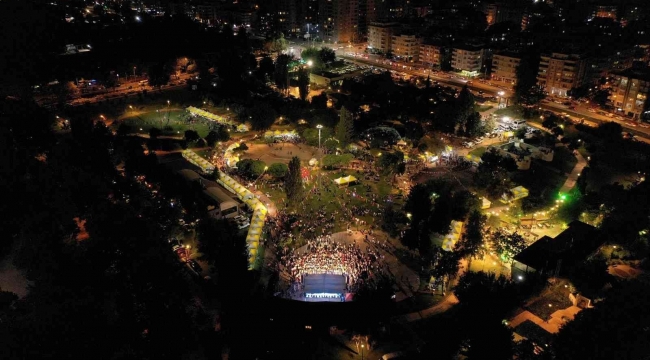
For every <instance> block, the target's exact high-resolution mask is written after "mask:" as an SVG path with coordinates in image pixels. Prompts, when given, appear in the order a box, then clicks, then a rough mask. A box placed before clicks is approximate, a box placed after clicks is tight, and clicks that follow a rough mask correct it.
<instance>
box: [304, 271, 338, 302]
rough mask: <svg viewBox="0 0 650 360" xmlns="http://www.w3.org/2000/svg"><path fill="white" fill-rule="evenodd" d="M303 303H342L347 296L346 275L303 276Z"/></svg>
mask: <svg viewBox="0 0 650 360" xmlns="http://www.w3.org/2000/svg"><path fill="white" fill-rule="evenodd" d="M302 280H303V294H304V295H303V298H302V300H303V301H309V302H324V301H326V302H342V301H344V299H345V295H346V290H345V289H346V277H345V275H334V274H309V275H305V276H303V279H302Z"/></svg>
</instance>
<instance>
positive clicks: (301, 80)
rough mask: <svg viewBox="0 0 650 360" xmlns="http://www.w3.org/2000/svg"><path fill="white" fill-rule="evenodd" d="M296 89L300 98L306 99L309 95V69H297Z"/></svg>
mask: <svg viewBox="0 0 650 360" xmlns="http://www.w3.org/2000/svg"><path fill="white" fill-rule="evenodd" d="M298 91H299V92H300V100H302V101H305V100H307V95H309V70H307V69H306V68H305V67H301V68H300V69H299V70H298Z"/></svg>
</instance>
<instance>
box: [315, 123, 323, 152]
mask: <svg viewBox="0 0 650 360" xmlns="http://www.w3.org/2000/svg"><path fill="white" fill-rule="evenodd" d="M322 128H323V125H320V124H318V125H316V129H318V150H320V131H321V129H322Z"/></svg>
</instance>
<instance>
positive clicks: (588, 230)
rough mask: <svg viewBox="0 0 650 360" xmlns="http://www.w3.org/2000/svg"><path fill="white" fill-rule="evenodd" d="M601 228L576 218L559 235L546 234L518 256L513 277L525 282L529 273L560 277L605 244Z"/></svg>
mask: <svg viewBox="0 0 650 360" xmlns="http://www.w3.org/2000/svg"><path fill="white" fill-rule="evenodd" d="M602 243H603V239H602V238H601V237H599V236H598V229H596V228H595V227H593V226H591V225H589V224H585V223H583V222H580V221H577V220H576V221H573V222H571V223H570V224H569V225H568V228H567V229H566V230H564V231H563V232H562V233H560V234H559V235H558V236H556V237H555V238H550V237H548V236H544V237H542V238H541V239H539V240H537V241H535V242H534V243H533V244H531V245H530V246H529V247H527V248H525V249H524V250H523V251H522V252H520V253H519V254H517V255H515V257H514V259H513V263H512V268H511V272H512V278H513V279H514V280H515V281H523V280H525V279H526V275H527V274H528V273H537V274H543V275H547V276H559V275H562V274H563V273H565V272H566V271H567V269H570V268H572V267H573V266H575V265H577V264H579V263H581V262H583V261H585V260H587V258H589V257H590V256H591V255H592V254H594V253H595V252H596V250H598V248H599V247H600V246H601V245H602Z"/></svg>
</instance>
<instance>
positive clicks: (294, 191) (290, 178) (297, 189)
mask: <svg viewBox="0 0 650 360" xmlns="http://www.w3.org/2000/svg"><path fill="white" fill-rule="evenodd" d="M284 191H285V193H286V194H287V199H288V200H289V201H290V202H295V201H297V200H299V199H300V197H301V194H302V174H301V167H300V159H299V158H298V157H297V156H294V157H293V158H292V159H291V161H289V171H288V172H287V176H286V177H285V178H284Z"/></svg>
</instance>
